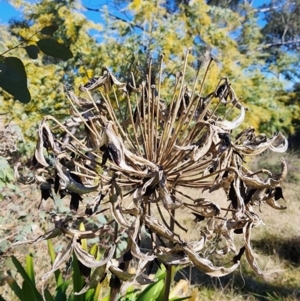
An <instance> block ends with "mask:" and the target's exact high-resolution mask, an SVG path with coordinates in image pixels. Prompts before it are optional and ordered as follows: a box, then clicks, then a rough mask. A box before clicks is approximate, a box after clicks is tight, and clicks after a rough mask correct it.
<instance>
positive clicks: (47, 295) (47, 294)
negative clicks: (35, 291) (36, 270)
mask: <svg viewBox="0 0 300 301" xmlns="http://www.w3.org/2000/svg"><path fill="white" fill-rule="evenodd" d="M44 296H45V300H46V301H55V299H54V298H53V297H52V295H51V294H50V292H49V291H48V289H45V290H44Z"/></svg>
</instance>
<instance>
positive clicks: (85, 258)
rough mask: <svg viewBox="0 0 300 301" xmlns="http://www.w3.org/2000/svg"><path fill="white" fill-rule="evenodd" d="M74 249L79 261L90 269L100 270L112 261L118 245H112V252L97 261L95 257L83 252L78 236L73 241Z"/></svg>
mask: <svg viewBox="0 0 300 301" xmlns="http://www.w3.org/2000/svg"><path fill="white" fill-rule="evenodd" d="M73 248H74V252H75V254H76V257H77V259H78V260H79V261H80V262H81V263H82V264H83V265H84V266H86V267H88V268H98V267H100V266H103V265H105V264H107V263H108V261H109V260H111V259H112V257H113V255H114V252H115V249H116V245H112V246H111V247H110V251H109V252H108V254H107V255H106V257H105V258H104V259H102V260H96V259H95V257H94V256H92V255H91V254H89V253H88V252H87V251H85V250H83V249H82V248H81V246H80V244H79V243H78V242H77V239H76V236H74V239H73Z"/></svg>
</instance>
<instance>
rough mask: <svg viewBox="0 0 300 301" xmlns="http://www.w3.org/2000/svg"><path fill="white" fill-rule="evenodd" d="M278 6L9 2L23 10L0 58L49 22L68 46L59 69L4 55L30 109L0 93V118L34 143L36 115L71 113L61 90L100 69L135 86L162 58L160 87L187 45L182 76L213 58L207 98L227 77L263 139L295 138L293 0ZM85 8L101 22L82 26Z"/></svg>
mask: <svg viewBox="0 0 300 301" xmlns="http://www.w3.org/2000/svg"><path fill="white" fill-rule="evenodd" d="M281 2H282V1H279V0H278V1H271V2H270V3H268V4H265V5H263V6H261V7H258V8H257V7H256V8H254V7H253V6H252V5H251V3H248V2H245V1H240V0H235V1H229V0H208V1H204V0H190V1H187V0H184V1H177V0H174V1H171V0H157V1H150V0H149V1H142V0H133V1H120V0H114V1H111V2H110V3H109V5H106V4H103V3H102V2H100V0H99V5H97V6H95V5H93V6H92V7H86V6H84V5H83V4H82V3H81V2H80V1H79V0H78V1H77V0H75V1H74V0H64V1H49V0H42V1H38V2H35V3H33V2H28V1H24V0H10V3H11V4H13V5H14V6H15V7H16V8H18V9H20V10H22V12H23V19H22V20H18V21H16V20H12V21H11V22H10V25H9V26H8V27H6V28H5V29H4V30H1V32H3V33H1V39H0V49H1V52H4V51H5V50H7V49H8V48H11V47H13V46H15V45H16V44H17V43H18V42H20V41H22V40H24V39H28V38H29V37H30V36H31V35H32V34H33V33H34V32H36V31H39V30H41V28H43V27H45V26H48V25H52V24H55V25H57V26H58V30H57V31H56V32H55V33H54V37H55V38H56V39H57V40H58V41H60V42H62V43H64V44H65V45H66V46H67V47H69V48H70V50H71V51H72V53H73V57H72V58H71V59H69V60H66V61H61V60H58V59H56V58H53V57H50V56H48V55H45V54H42V53H39V55H38V59H36V60H32V59H28V58H27V57H26V54H25V51H24V50H23V49H19V48H18V49H16V50H14V51H12V53H10V55H15V56H17V57H19V58H21V60H22V61H23V63H24V65H25V70H26V72H27V77H28V82H29V90H30V93H31V101H30V103H29V104H26V105H23V104H21V103H19V102H18V101H15V100H13V98H12V97H11V96H10V95H9V94H7V93H5V92H2V91H1V92H0V93H1V94H0V102H1V108H2V111H3V112H10V118H11V119H12V120H14V121H15V122H16V123H18V124H19V126H20V127H21V128H22V130H23V133H24V135H25V137H26V138H27V139H28V140H31V139H35V134H36V132H35V129H36V125H37V122H38V121H39V120H40V119H41V118H42V116H44V115H46V114H53V115H55V116H56V117H59V118H64V116H66V115H67V114H68V113H69V112H68V107H69V104H68V103H67V100H66V98H65V96H64V93H63V90H64V85H71V86H73V88H74V89H76V88H78V86H79V85H80V84H82V83H84V82H86V81H87V80H88V79H89V78H91V77H94V76H99V75H101V72H102V67H103V66H107V67H109V68H110V69H111V70H112V71H113V72H115V73H117V75H118V77H119V78H121V79H123V80H125V81H131V80H132V79H131V77H130V76H129V75H130V72H132V73H133V74H134V75H135V77H136V79H137V82H139V78H141V77H142V76H141V75H142V74H145V73H148V70H147V68H148V67H147V66H148V59H149V58H150V57H152V58H153V62H154V66H153V69H154V70H155V67H156V64H155V62H156V60H157V59H158V58H159V55H160V53H164V60H165V63H166V69H165V77H164V79H163V85H166V86H168V84H169V82H170V80H172V79H173V78H174V74H175V73H176V71H177V70H179V68H180V66H181V64H182V56H183V53H184V52H185V50H186V49H187V48H189V47H191V48H192V54H193V55H192V58H191V60H190V62H189V67H188V73H187V76H188V79H190V80H191V81H192V78H193V77H194V76H195V74H196V71H195V69H196V68H198V67H199V64H200V62H201V61H202V62H204V63H207V62H208V61H209V58H210V55H212V56H213V58H214V62H213V64H212V65H211V69H212V70H211V72H210V75H209V78H208V84H207V86H205V87H204V91H203V94H204V95H205V93H206V92H207V91H211V90H212V89H214V88H215V87H216V85H217V84H218V82H217V81H218V79H219V78H220V77H228V78H229V80H230V81H231V82H232V84H233V85H234V87H235V90H236V92H237V95H238V96H240V97H242V100H241V101H242V102H244V103H246V105H247V107H248V108H249V110H250V112H248V114H247V118H248V120H249V122H250V120H251V124H252V125H253V126H255V127H256V128H257V129H258V130H260V131H264V132H266V133H274V132H275V131H278V130H281V131H284V132H285V134H288V135H292V134H295V133H296V132H297V131H299V130H300V128H299V116H300V109H299V101H298V99H299V81H300V78H299V72H300V71H299V70H300V69H299V64H300V60H299V45H300V21H299V18H298V17H297V16H298V15H299V13H298V12H299V9H300V0H295V1H285V2H284V3H281ZM84 9H88V10H91V11H94V12H95V14H101V16H102V19H101V20H102V21H101V24H96V23H95V22H93V21H91V20H89V19H87V18H86V17H85V16H84V15H83V14H82V12H83V10H84ZM155 79H156V78H155V72H154V75H153V80H155ZM156 80H157V79H156ZM199 84H200V83H199Z"/></svg>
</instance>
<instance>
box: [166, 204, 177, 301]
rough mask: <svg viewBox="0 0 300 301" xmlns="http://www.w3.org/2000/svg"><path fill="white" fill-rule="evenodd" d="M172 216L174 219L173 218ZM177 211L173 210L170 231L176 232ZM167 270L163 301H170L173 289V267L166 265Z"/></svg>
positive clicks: (171, 244)
mask: <svg viewBox="0 0 300 301" xmlns="http://www.w3.org/2000/svg"><path fill="white" fill-rule="evenodd" d="M172 216H173V217H174V218H172ZM174 219H175V210H174V209H173V210H171V216H170V230H171V231H172V232H174V227H175V222H174ZM172 246H173V242H171V243H170V247H171V248H172ZM165 267H166V270H167V277H166V282H165V294H164V300H163V301H168V300H169V294H170V289H171V283H172V266H168V265H166V266H165Z"/></svg>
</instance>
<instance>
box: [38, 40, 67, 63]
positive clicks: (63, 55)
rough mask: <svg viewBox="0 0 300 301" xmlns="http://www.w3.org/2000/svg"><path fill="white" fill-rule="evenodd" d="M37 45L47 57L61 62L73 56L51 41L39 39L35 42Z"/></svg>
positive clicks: (64, 48) (63, 46)
mask: <svg viewBox="0 0 300 301" xmlns="http://www.w3.org/2000/svg"><path fill="white" fill-rule="evenodd" d="M37 45H38V47H39V48H40V50H41V51H42V52H44V53H45V54H47V55H50V56H53V57H56V58H59V59H63V60H68V59H70V58H72V57H73V54H72V52H71V50H70V49H68V48H67V47H66V46H65V45H63V44H60V43H58V42H57V41H55V40H53V39H50V38H45V39H41V40H39V41H38V42H37Z"/></svg>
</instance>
